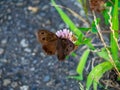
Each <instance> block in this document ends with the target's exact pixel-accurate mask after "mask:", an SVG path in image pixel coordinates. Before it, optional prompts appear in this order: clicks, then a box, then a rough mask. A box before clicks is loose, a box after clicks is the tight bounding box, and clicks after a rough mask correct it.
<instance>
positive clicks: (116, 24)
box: [110, 0, 119, 61]
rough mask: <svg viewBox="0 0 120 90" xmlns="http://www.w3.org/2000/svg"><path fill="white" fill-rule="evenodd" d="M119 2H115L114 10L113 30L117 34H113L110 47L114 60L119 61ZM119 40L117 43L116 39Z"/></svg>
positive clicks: (116, 0)
mask: <svg viewBox="0 0 120 90" xmlns="http://www.w3.org/2000/svg"><path fill="white" fill-rule="evenodd" d="M118 14H119V13H118V0H115V4H114V9H113V16H112V29H113V30H114V31H115V34H113V33H111V36H110V38H111V40H110V46H111V53H112V57H113V60H115V61H116V60H118V47H117V42H116V41H118V30H119V19H118ZM114 37H115V38H116V39H117V40H116V41H115V38H114Z"/></svg>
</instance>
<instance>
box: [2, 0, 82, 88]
mask: <svg viewBox="0 0 120 90" xmlns="http://www.w3.org/2000/svg"><path fill="white" fill-rule="evenodd" d="M76 2H77V1H74V0H61V1H58V3H60V4H61V5H64V6H66V7H71V8H73V10H79V5H77V4H76ZM76 7H77V8H78V9H75V8H76ZM31 8H32V9H31ZM68 14H69V13H68ZM73 21H75V22H77V20H76V19H73ZM79 24H80V23H79ZM77 25H78V24H77ZM61 28H67V26H66V25H65V24H64V23H63V21H62V20H61V18H60V16H59V15H58V13H57V11H56V10H55V8H54V7H52V6H51V4H50V0H1V1H0V90H79V84H78V81H76V80H74V79H67V76H69V75H75V74H76V72H75V69H76V66H77V63H78V61H79V60H78V58H79V56H78V57H76V58H74V57H72V56H70V57H69V58H68V60H66V61H65V62H60V61H58V59H57V58H56V56H47V55H46V54H44V52H43V51H42V48H41V46H40V44H39V43H38V41H37V39H36V36H35V32H36V31H37V30H39V29H47V30H50V31H53V32H56V31H57V30H59V29H61ZM78 54H80V52H78Z"/></svg>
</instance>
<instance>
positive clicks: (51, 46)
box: [36, 30, 75, 61]
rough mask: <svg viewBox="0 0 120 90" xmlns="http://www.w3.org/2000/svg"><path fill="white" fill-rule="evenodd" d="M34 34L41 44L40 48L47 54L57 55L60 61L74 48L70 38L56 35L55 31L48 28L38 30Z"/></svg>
mask: <svg viewBox="0 0 120 90" xmlns="http://www.w3.org/2000/svg"><path fill="white" fill-rule="evenodd" d="M36 36H37V39H38V41H39V42H40V43H41V44H42V49H43V50H44V51H45V52H46V53H47V54H48V55H57V57H58V59H59V60H60V61H63V60H64V59H65V57H66V56H67V55H69V54H70V52H72V51H73V50H74V48H75V45H74V44H73V42H72V41H71V40H69V39H66V38H63V37H58V36H57V35H56V34H55V33H53V32H50V31H48V30H38V31H37V33H36Z"/></svg>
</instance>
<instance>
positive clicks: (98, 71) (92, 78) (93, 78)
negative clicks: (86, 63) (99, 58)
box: [86, 62, 113, 90]
mask: <svg viewBox="0 0 120 90" xmlns="http://www.w3.org/2000/svg"><path fill="white" fill-rule="evenodd" d="M112 68H113V66H112V65H111V63H110V62H103V63H101V64H99V65H97V66H95V67H94V68H93V69H92V71H91V72H90V73H89V75H88V77H87V84H86V87H87V89H88V90H89V88H90V86H91V85H92V83H94V85H95V86H94V88H96V87H97V85H96V82H98V81H99V79H100V78H101V77H102V75H103V74H104V73H105V72H106V71H108V70H110V69H112Z"/></svg>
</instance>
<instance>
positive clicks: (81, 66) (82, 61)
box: [76, 49, 90, 79]
mask: <svg viewBox="0 0 120 90" xmlns="http://www.w3.org/2000/svg"><path fill="white" fill-rule="evenodd" d="M89 53H90V50H89V49H87V50H86V51H84V53H83V55H82V57H81V59H80V62H79V64H78V66H77V69H76V71H77V73H78V74H79V75H80V76H81V78H82V79H83V69H84V67H85V64H86V61H87V58H88V56H89Z"/></svg>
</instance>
